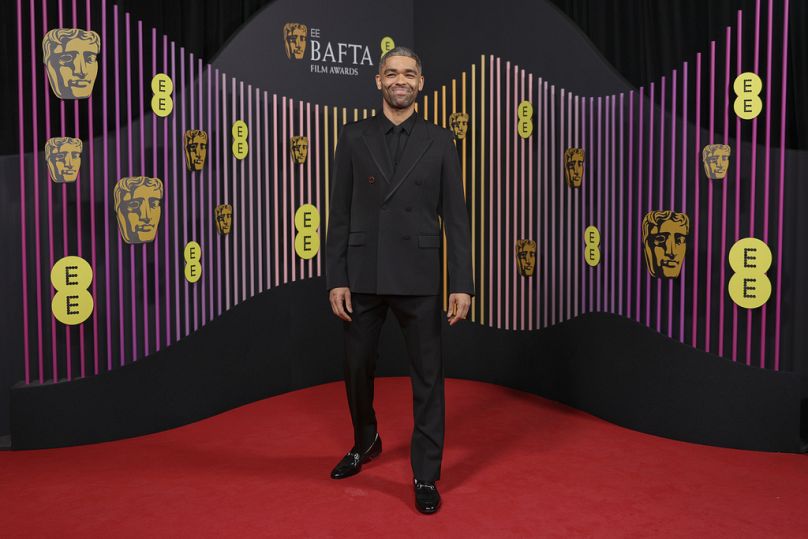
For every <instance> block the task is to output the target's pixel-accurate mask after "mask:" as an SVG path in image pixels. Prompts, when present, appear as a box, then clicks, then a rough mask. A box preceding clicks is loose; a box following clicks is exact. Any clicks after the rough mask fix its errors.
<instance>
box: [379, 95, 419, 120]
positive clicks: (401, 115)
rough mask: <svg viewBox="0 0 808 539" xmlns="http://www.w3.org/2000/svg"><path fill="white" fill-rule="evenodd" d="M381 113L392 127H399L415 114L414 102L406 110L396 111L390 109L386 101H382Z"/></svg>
mask: <svg viewBox="0 0 808 539" xmlns="http://www.w3.org/2000/svg"><path fill="white" fill-rule="evenodd" d="M382 112H383V113H384V116H385V117H386V118H387V119H388V120H390V121H391V122H392V123H393V125H401V124H402V123H403V122H405V121H407V119H408V118H409V117H410V116H411V115H412V114H413V113H414V112H415V102H414V101H413V103H412V105H410V106H409V107H407V108H406V109H396V108H393V107H391V106H390V105H389V104H388V103H387V101H384V100H382Z"/></svg>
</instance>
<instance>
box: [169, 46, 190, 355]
mask: <svg viewBox="0 0 808 539" xmlns="http://www.w3.org/2000/svg"><path fill="white" fill-rule="evenodd" d="M176 52H177V50H176V45H175V43H174V42H173V41H172V42H171V80H172V81H175V82H174V88H175V91H174V94H173V95H174V112H172V114H171V168H172V171H173V181H172V182H171V183H172V184H173V185H174V190H173V199H174V212H173V213H174V249H173V251H174V256H173V257H172V258H173V260H174V265H173V268H172V269H173V272H174V342H176V341H178V340H180V336H181V329H180V320H181V315H180V271H181V266H180V225H179V213H180V212H179V209H178V208H179V195H178V190H179V187H178V184H179V183H180V176H179V173H178V172H177V155H178V154H179V153H181V152H182V139H181V138H180V137H181V136H182V134H181V133H178V132H177V116H179V113H178V111H177V109H178V108H180V105H179V102H180V99H181V98H182V92H181V91H180V92H179V93H178V92H177V91H176V88H177V84H176V80H177V70H176V68H177V55H176ZM177 146H179V149H178V148H177ZM183 185H185V183H184V182H183ZM167 262H168V260H166V263H167Z"/></svg>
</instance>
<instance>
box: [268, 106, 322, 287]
mask: <svg viewBox="0 0 808 539" xmlns="http://www.w3.org/2000/svg"><path fill="white" fill-rule="evenodd" d="M264 154H265V155H266V150H264ZM314 157H315V159H316V161H315V164H314V171H315V179H314V181H315V185H316V186H317V187H316V194H315V201H316V204H317V210H318V211H320V210H321V209H322V208H324V207H325V204H324V203H323V201H322V200H321V198H320V105H314ZM268 206H269V204H267V207H268ZM321 215H323V216H325V212H322V213H321ZM323 221H325V219H322V220H321V222H323ZM267 222H269V220H267ZM324 229H325V227H323V226H321V227H320V231H319V232H318V233H319V234H320V237H321V238H322V236H323V233H322V232H323V230H324ZM322 243H323V242H322V241H321V251H320V252H322ZM322 261H323V257H322V255H321V254H320V253H318V254H317V275H318V276H321V275H322V274H323V266H322Z"/></svg>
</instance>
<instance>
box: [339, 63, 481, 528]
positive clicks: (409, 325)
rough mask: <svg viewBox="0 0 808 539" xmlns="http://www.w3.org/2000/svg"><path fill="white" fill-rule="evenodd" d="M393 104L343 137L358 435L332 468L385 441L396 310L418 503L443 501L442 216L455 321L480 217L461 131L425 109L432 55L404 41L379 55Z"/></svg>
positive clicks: (364, 457)
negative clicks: (470, 202)
mask: <svg viewBox="0 0 808 539" xmlns="http://www.w3.org/2000/svg"><path fill="white" fill-rule="evenodd" d="M376 87H377V88H378V89H379V90H380V91H381V94H382V110H381V112H380V113H378V114H376V116H374V117H371V118H368V119H366V120H361V121H359V122H354V123H350V124H347V125H345V127H344V128H343V129H342V133H341V135H340V138H339V142H338V144H337V151H336V156H335V167H334V172H335V173H334V181H333V185H332V190H331V213H330V214H329V223H328V234H327V240H326V277H327V287H328V289H329V291H330V292H329V300H330V302H331V309H332V311H333V312H334V314H335V315H336V316H338V317H339V318H340V319H342V320H343V327H344V339H345V371H344V372H345V386H346V389H347V394H348V407H349V409H350V412H351V420H352V422H353V430H354V446H353V447H352V448H351V450H350V451H349V452H348V454H347V455H345V457H343V459H342V460H341V461H340V462H339V463H338V464H337V466H336V467H335V468H334V469H333V471H332V472H331V477H332V478H334V479H342V478H345V477H349V476H352V475H354V474H356V473H359V471H360V470H361V468H362V465H363V464H364V463H366V462H368V461H370V460H372V459H373V458H375V457H377V456H378V455H379V454H380V453H381V451H382V440H381V437H380V436H379V432H378V428H377V421H376V414H375V412H374V410H373V380H374V373H375V369H376V357H377V355H378V343H379V333H380V331H381V328H382V324H383V323H384V320H385V318H386V316H387V312H388V310H389V309H391V310H392V311H393V314H394V315H395V317H396V319H397V320H398V323H399V325H400V326H401V329H402V331H403V333H404V339H405V341H406V344H407V353H408V355H409V359H410V376H411V378H412V388H413V415H414V429H413V433H412V440H411V446H410V461H411V465H412V471H413V485H414V489H415V503H416V507H417V508H418V510H419V511H421V512H422V513H434V512H435V511H437V509H438V507H439V506H440V495H439V493H438V489H437V486H436V481H437V480H438V479H440V468H441V460H442V456H443V439H444V409H445V406H444V383H443V357H442V355H441V312H442V311H441V295H440V291H441V289H442V288H441V253H440V247H441V222H440V221H439V219H442V223H443V227H444V229H445V231H446V237H447V246H446V249H447V258H448V273H449V282H448V283H447V284H448V289H449V292H450V296H449V312H448V313H447V315H446V316H447V318H448V322H449V325H450V326H453V325H454V324H456V323H457V322H458V321H460V320H463V319H465V318H466V316H467V314H468V310H469V306H470V305H471V296H472V295H473V294H474V283H473V278H472V269H471V248H470V241H469V222H468V212H467V210H466V203H465V200H464V195H463V184H462V180H461V175H460V162H459V160H458V157H457V150H456V148H455V145H454V135H453V134H452V133H451V132H450V131H448V130H446V129H442V128H440V127H438V126H436V125H433V124H430V123H427V122H426V121H424V120H423V119H422V118H420V117H418V115H417V113H416V112H415V99H416V97H417V96H418V92H420V91H421V90H422V89H423V87H424V77H423V74H422V72H421V60H420V59H419V58H418V56H417V55H416V54H415V53H414V52H413V51H412V50H410V49H407V48H405V47H396V48H393V49H391V50H390V51H388V52H387V53H385V55H384V56H383V57H382V59H381V61H380V62H379V73H378V74H377V75H376Z"/></svg>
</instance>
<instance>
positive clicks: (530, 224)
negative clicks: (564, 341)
mask: <svg viewBox="0 0 808 539" xmlns="http://www.w3.org/2000/svg"><path fill="white" fill-rule="evenodd" d="M527 95H528V100H529V101H530V102H531V103H532V104H533V106H534V110H535V111H536V114H538V113H539V110H538V106H537V104H538V100H536V99H534V96H533V73H530V74H528V83H527ZM536 125H537V126H538V123H537V124H536ZM538 131H539V130H538V127H537V128H536V135H535V136H534V137H533V140H537V139H539V138H540V135H539V133H538ZM531 142H532V141H528V143H527V160H528V161H527V163H528V164H527V168H528V176H527V200H528V204H527V208H528V209H527V211H528V214H527V234H528V235H529V236H530V239H531V240H533V241H536V240H537V237H536V222H535V221H534V220H533V206H534V204H535V203H534V200H533V183H534V182H535V181H536V179H535V176H533V150H532V148H531V147H530V144H531ZM474 158H475V156H472V159H474ZM537 252H538V249H537ZM536 269H537V268H536V266H534V273H533V275H534V277H533V279H532V280H531V281H530V283H531V284H530V286H526V288H527V289H528V293H527V316H528V320H527V328H528V329H531V330H532V329H536V326H535V325H534V319H533V288H532V287H533V283H535V282H536V280H537V279H538V278H539V276H537V273H538V272H536V271H535V270H536ZM536 288H537V289H538V286H537V287H536ZM523 301H524V300H523Z"/></svg>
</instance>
